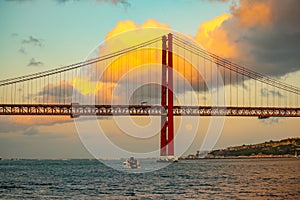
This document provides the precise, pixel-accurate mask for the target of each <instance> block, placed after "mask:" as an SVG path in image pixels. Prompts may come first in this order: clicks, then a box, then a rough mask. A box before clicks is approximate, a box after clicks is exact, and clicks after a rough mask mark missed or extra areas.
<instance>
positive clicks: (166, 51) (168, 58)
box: [160, 33, 174, 156]
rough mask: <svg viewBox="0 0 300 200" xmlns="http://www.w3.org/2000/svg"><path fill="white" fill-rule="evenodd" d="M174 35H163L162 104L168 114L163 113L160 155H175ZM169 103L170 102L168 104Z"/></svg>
mask: <svg viewBox="0 0 300 200" xmlns="http://www.w3.org/2000/svg"><path fill="white" fill-rule="evenodd" d="M172 43H173V35H172V34H171V33H169V34H168V36H165V35H164V36H163V37H162V80H161V83H162V84H161V106H162V108H165V109H166V108H167V112H166V113H167V114H166V115H165V114H162V115H161V134H160V155H161V156H167V155H169V156H174V115H173V107H174V102H173V52H172V48H173V47H172V46H173V44H172ZM167 103H168V104H167Z"/></svg>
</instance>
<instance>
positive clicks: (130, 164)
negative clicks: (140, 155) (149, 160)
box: [123, 157, 141, 169]
mask: <svg viewBox="0 0 300 200" xmlns="http://www.w3.org/2000/svg"><path fill="white" fill-rule="evenodd" d="M123 167H125V168H128V169H137V168H140V167H141V165H140V163H139V161H138V160H137V159H135V158H134V157H130V158H128V159H127V160H126V161H125V162H123Z"/></svg>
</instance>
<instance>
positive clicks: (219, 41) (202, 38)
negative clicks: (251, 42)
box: [195, 14, 237, 57]
mask: <svg viewBox="0 0 300 200" xmlns="http://www.w3.org/2000/svg"><path fill="white" fill-rule="evenodd" d="M230 18H231V15H230V14H222V15H220V16H218V17H216V18H214V19H212V20H210V21H207V22H204V23H202V24H201V25H200V26H199V28H198V32H197V34H196V37H195V38H196V41H197V42H199V44H200V45H202V46H203V47H204V49H206V50H207V51H209V52H212V53H215V54H217V55H219V56H223V57H235V56H236V54H237V53H236V48H235V46H234V45H233V44H231V43H230V41H229V39H228V33H227V32H226V31H225V30H224V29H222V27H221V25H222V23H223V22H225V21H226V20H228V19H230Z"/></svg>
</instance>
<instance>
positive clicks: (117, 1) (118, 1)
mask: <svg viewBox="0 0 300 200" xmlns="http://www.w3.org/2000/svg"><path fill="white" fill-rule="evenodd" d="M55 1H56V2H57V3H59V4H65V3H68V2H79V1H80V0H55ZM95 1H96V2H97V3H110V4H113V5H121V6H123V7H124V8H128V7H130V6H131V4H130V3H129V1H127V0H95ZM82 2H84V1H82Z"/></svg>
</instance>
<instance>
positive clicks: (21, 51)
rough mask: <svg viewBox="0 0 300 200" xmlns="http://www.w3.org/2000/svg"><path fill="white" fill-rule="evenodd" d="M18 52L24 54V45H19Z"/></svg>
mask: <svg viewBox="0 0 300 200" xmlns="http://www.w3.org/2000/svg"><path fill="white" fill-rule="evenodd" d="M18 52H19V53H21V54H26V50H25V48H24V47H21V48H20V49H19V50H18Z"/></svg>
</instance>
